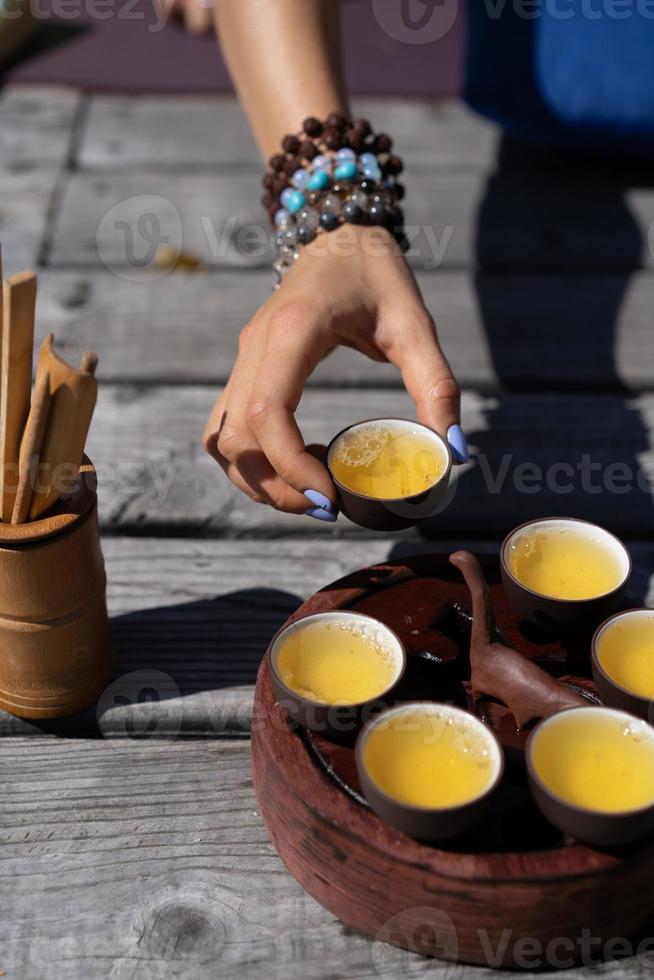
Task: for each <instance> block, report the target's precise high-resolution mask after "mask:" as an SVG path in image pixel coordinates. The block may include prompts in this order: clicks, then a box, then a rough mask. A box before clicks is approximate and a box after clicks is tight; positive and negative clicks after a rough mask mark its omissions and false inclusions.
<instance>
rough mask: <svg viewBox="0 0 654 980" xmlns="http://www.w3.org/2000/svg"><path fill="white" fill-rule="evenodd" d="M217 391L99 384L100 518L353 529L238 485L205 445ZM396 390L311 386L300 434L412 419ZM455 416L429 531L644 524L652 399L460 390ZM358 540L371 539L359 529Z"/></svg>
mask: <svg viewBox="0 0 654 980" xmlns="http://www.w3.org/2000/svg"><path fill="white" fill-rule="evenodd" d="M218 393H219V391H218V389H217V388H216V389H213V388H211V387H208V388H199V387H190V386H179V387H177V388H174V389H172V390H171V389H170V388H157V387H154V388H151V387H137V386H133V387H131V386H112V385H105V386H103V390H102V391H101V393H100V399H99V404H98V409H97V410H96V415H95V419H94V423H93V426H92V430H91V437H90V442H89V451H90V455H91V457H92V458H93V460H94V462H95V463H96V465H97V467H98V471H99V476H100V486H101V515H102V520H103V523H104V526H105V528H110V529H112V530H114V531H118V530H119V529H121V528H126V527H129V528H132V529H134V528H142V529H145V528H160V529H162V530H164V531H165V530H167V529H168V528H169V527H170V526H171V525H174V526H176V527H177V528H178V529H181V528H185V529H187V530H191V529H199V528H201V529H202V530H203V531H204V532H210V533H213V534H221V535H222V534H227V535H230V536H241V537H243V536H245V537H247V536H249V535H252V534H258V535H275V534H280V533H287V534H291V535H294V534H307V533H314V534H316V535H327V536H338V535H339V534H345V535H351V534H355V535H362V534H366V532H363V531H361V530H360V529H356V528H354V526H353V525H350V524H349V523H348V522H347V521H345V520H344V519H341V520H340V521H339V523H338V524H336V525H335V526H331V525H329V526H325V525H321V524H320V522H318V521H312V520H310V519H309V518H305V517H297V516H291V515H284V514H280V513H278V512H276V511H274V510H271V509H270V508H268V507H265V506H261V505H257V504H253V503H252V502H251V501H250V500H249V499H248V498H246V497H245V496H244V495H243V494H241V493H240V492H238V491H236V490H235V489H234V488H233V486H232V485H231V484H230V483H229V481H227V480H226V479H225V478H224V477H223V475H222V472H221V471H220V470H219V468H218V467H217V466H216V464H215V463H214V462H213V460H211V459H210V458H209V457H208V456H207V455H206V454H205V452H204V450H203V449H202V448H201V446H200V436H201V433H202V430H203V427H204V424H205V420H206V417H207V416H208V413H209V411H210V409H211V407H212V404H213V402H214V399H215V398H216V397H217V395H218ZM413 411H414V410H413V407H412V404H411V402H410V400H409V397H408V395H406V394H405V393H404V392H403V391H399V390H390V391H382V390H360V391H335V390H316V389H312V390H308V391H307V392H306V393H305V396H304V398H303V400H302V403H301V405H300V410H299V421H300V424H301V427H302V431H303V433H304V435H305V439H306V441H307V442H326V441H328V440H329V439H330V438H331V436H333V435H334V434H335V433H336V432H338V431H339V430H340V429H341V428H343V427H344V426H346V425H347V424H349V423H351V422H354V421H357V420H358V419H362V418H372V417H375V416H379V415H396V416H403V417H412V414H413ZM463 426H464V429H465V430H466V432H467V434H468V437H469V441H470V443H471V446H472V447H473V450H474V451H475V452H476V461H473V462H472V463H470V464H468V465H467V466H465V467H457V469H456V477H457V480H456V483H455V485H454V490H453V499H452V500H451V502H450V504H449V506H448V507H447V510H446V511H445V512H444V513H441V514H440V515H438V516H437V517H435V518H434V519H433V521H432V522H430V524H428V525H423V531H424V533H425V534H427V535H431V536H433V535H435V536H442V535H443V534H451V533H455V532H456V533H459V532H462V533H464V534H466V535H472V536H475V535H482V536H490V535H493V534H499V533H504V532H505V531H506V530H508V528H509V527H511V526H512V525H514V524H516V523H518V520H528V519H529V518H532V517H538V516H542V515H544V514H551V513H561V512H564V513H569V514H570V515H572V516H574V515H577V516H581V517H587V518H589V519H591V520H597V521H599V522H600V523H602V524H606V525H608V526H611V527H614V528H615V529H616V530H618V531H619V532H621V533H627V534H632V535H633V536H638V535H639V534H641V533H646V534H648V535H649V534H651V531H652V527H653V522H652V516H653V513H654V511H653V503H652V492H651V487H650V486H649V485H648V483H647V473H648V472H651V470H652V467H653V466H654V455H653V451H652V446H651V432H652V427H653V426H654V396H652V395H641V396H639V397H634V398H623V397H621V396H619V395H608V394H607V395H593V394H588V393H580V394H578V395H566V394H554V393H551V394H529V395H528V394H508V395H502V396H500V397H483V396H481V395H479V394H477V393H475V392H465V393H464V397H463ZM367 536H371V535H370V533H368V535H367Z"/></svg>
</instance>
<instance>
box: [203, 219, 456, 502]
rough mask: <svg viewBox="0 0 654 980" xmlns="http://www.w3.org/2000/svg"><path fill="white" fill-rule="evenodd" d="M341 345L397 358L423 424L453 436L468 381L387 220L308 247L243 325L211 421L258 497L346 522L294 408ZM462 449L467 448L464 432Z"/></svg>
mask: <svg viewBox="0 0 654 980" xmlns="http://www.w3.org/2000/svg"><path fill="white" fill-rule="evenodd" d="M339 344H342V345H344V346H347V347H354V348H356V349H357V350H360V351H361V352H362V353H364V354H367V355H368V357H370V358H372V359H373V360H375V361H391V362H392V363H393V364H395V365H396V366H397V367H398V368H399V369H400V371H401V373H402V379H403V381H404V384H405V386H406V388H407V391H408V392H409V394H410V395H411V397H412V398H413V400H414V402H415V403H416V407H417V412H418V418H419V419H420V421H421V422H425V423H426V424H427V425H430V426H432V427H433V428H434V429H437V430H438V431H439V432H440V433H441V434H442V435H443V436H446V434H447V432H448V429H449V428H450V427H451V426H453V425H454V426H458V423H459V413H460V407H459V400H460V397H459V388H458V385H457V383H456V381H455V380H454V377H453V375H452V372H451V370H450V366H449V364H448V363H447V360H446V358H445V355H444V354H443V352H442V350H441V348H440V346H439V343H438V337H437V334H436V329H435V326H434V323H433V321H432V318H431V317H430V315H429V313H428V311H427V310H426V309H425V306H424V304H423V302H422V299H421V296H420V293H419V291H418V287H417V285H416V282H415V279H414V277H413V274H412V273H411V271H410V269H409V267H408V266H407V264H406V262H405V260H404V258H403V256H402V253H401V251H400V249H399V248H398V246H397V245H396V243H395V241H394V240H393V238H392V237H391V236H390V235H389V234H388V232H386V231H384V230H383V229H381V228H374V227H364V228H362V227H357V226H354V225H347V224H346V225H343V226H341V228H339V229H338V230H337V231H334V232H331V233H329V234H321V235H319V236H318V237H317V238H316V239H315V240H314V241H313V242H312V243H311V244H310V245H308V246H307V247H305V248H304V249H303V250H302V255H301V256H300V258H299V260H298V261H297V262H296V263H295V265H294V266H293V267H292V268H291V269H290V270H289V271H288V272H287V274H286V277H285V279H284V282H283V284H282V286H281V288H280V289H279V290H278V291H277V292H276V293H274V294H273V295H272V296H271V298H270V299H269V300H268V301H267V302H266V303H265V304H264V305H263V306H262V307H261V309H260V310H259V311H258V312H257V314H256V315H255V316H254V318H253V319H252V320H251V321H250V322H249V323H248V324H247V326H246V327H245V328H244V330H243V331H242V333H241V337H240V342H239V353H238V357H237V360H236V364H235V366H234V369H233V371H232V374H231V377H230V379H229V381H228V383H227V386H226V388H225V390H224V392H223V394H222V395H221V396H220V398H219V399H218V401H217V402H216V405H215V407H214V409H213V411H212V413H211V416H210V418H209V422H208V424H207V428H206V430H205V434H204V445H205V448H206V449H207V451H208V452H209V453H210V454H211V455H212V456H213V457H214V458H215V459H216V460H217V461H218V462H219V463H220V465H221V466H222V468H223V469H224V470H225V472H226V474H227V476H228V477H229V478H230V480H232V482H233V483H234V484H235V485H236V486H237V487H238V488H239V490H242V491H243V492H244V493H246V494H247V495H248V496H249V497H251V498H252V499H253V500H256V501H258V502H261V503H268V504H270V505H271V506H273V507H275V508H276V509H278V510H283V511H287V512H289V513H291V514H301V513H308V514H309V515H310V516H312V517H316V518H318V519H319V520H336V508H335V505H334V501H335V497H336V494H335V489H334V485H333V483H332V481H331V478H330V476H329V473H328V472H327V470H326V468H325V467H324V466H323V464H322V463H321V462H320V461H319V460H318V459H317V458H316V457H315V456H313V455H311V453H309V452H308V451H307V449H306V447H305V445H304V441H303V439H302V435H301V433H300V430H299V428H298V425H297V423H296V421H295V417H294V413H295V410H296V408H297V406H298V403H299V401H300V398H301V396H302V391H303V388H304V384H305V382H306V380H307V378H308V377H309V375H310V374H311V373H312V371H313V370H314V368H315V367H316V366H317V364H318V363H319V362H320V361H321V360H322V358H323V357H325V356H326V355H327V354H328V353H329V352H330V351H331V350H332V349H333V348H334V347H336V346H337V345H339ZM458 431H459V432H460V430H458ZM461 437H462V433H461ZM460 449H461V455H463V456H464V457H465V442H463V445H462V446H461V447H460ZM309 505H310V506H309Z"/></svg>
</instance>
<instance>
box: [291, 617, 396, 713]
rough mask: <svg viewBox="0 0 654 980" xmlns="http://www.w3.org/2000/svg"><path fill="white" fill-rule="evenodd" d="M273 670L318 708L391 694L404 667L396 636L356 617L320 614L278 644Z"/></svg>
mask: <svg viewBox="0 0 654 980" xmlns="http://www.w3.org/2000/svg"><path fill="white" fill-rule="evenodd" d="M273 666H274V669H275V671H276V673H277V676H278V678H279V679H280V680H281V682H282V683H283V684H284V685H285V686H286V687H287V688H288V689H289V690H291V691H293V692H294V693H295V694H298V695H300V697H302V698H305V699H306V700H308V701H311V702H313V703H315V704H327V705H357V704H363V703H364V702H366V701H370V700H373V699H374V698H377V697H379V696H380V695H382V694H384V693H385V692H386V691H388V690H389V688H391V687H392V686H393V684H394V683H395V682H396V680H397V679H398V678H399V675H400V674H401V672H402V669H403V666H404V653H403V650H402V647H401V644H400V642H399V640H398V638H397V637H396V636H395V634H394V633H393V632H392V631H391V630H389V629H388V627H386V626H384V625H383V623H380V622H378V620H376V619H373V618H372V617H370V616H362V615H359V614H357V613H348V612H330V613H317V614H316V615H314V616H307V617H306V618H305V619H300V620H298V622H297V623H294V624H292V625H291V626H289V627H288V628H287V629H286V630H285V631H284V632H283V633H282V634H280V636H279V637H278V639H277V642H276V644H275V646H274V648H273Z"/></svg>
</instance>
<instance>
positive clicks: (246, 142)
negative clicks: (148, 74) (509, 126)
mask: <svg viewBox="0 0 654 980" xmlns="http://www.w3.org/2000/svg"><path fill="white" fill-rule="evenodd" d="M353 112H354V114H355V115H356V116H364V117H367V118H370V119H371V120H372V122H373V125H374V127H375V129H376V130H377V131H378V132H382V131H385V132H388V133H391V134H392V136H393V139H394V141H395V146H396V148H397V149H398V152H400V153H401V154H402V156H403V157H405V158H406V159H407V160H410V161H411V163H412V165H414V164H415V165H416V166H417V167H427V166H429V168H430V169H431V168H433V169H436V170H441V169H443V170H453V171H457V172H458V171H460V170H461V169H466V170H467V169H471V170H478V169H479V170H485V169H487V168H489V167H491V166H492V165H493V163H494V160H495V155H496V152H497V143H498V139H499V137H498V129H497V127H495V126H493V125H492V124H491V123H488V122H486V121H485V120H483V119H480V118H479V117H478V116H475V115H474V114H473V113H472V112H471V111H470V110H469V109H467V108H466V107H465V106H464V105H463V104H462V103H460V102H457V101H449V100H447V101H443V102H435V101H434V102H432V101H426V100H425V101H418V100H413V101H409V100H402V99H362V98H359V99H355V100H354V104H353ZM77 162H78V163H79V165H80V167H82V168H83V169H87V170H94V171H97V170H114V169H119V168H123V167H153V168H157V169H162V170H163V169H171V170H185V171H186V172H192V171H194V170H197V169H206V170H209V171H216V170H220V169H222V168H230V169H232V170H233V169H236V168H238V169H239V170H243V169H244V168H248V169H249V170H251V171H252V172H254V173H258V171H259V170H260V169H261V161H260V158H259V154H258V152H257V149H256V146H255V144H254V140H253V139H252V136H251V134H250V131H249V129H248V126H247V124H246V122H245V119H244V117H243V113H242V110H241V109H240V107H239V105H238V102H237V101H236V100H235V99H234V98H233V97H227V96H222V97H217V98H201V97H192V98H184V97H177V98H167V97H154V98H148V97H147V96H145V97H142V98H140V99H130V98H125V97H121V96H112V95H109V96H106V95H101V96H94V97H92V98H91V99H90V105H89V112H88V117H87V123H86V126H85V129H84V133H83V137H82V140H81V145H80V147H79V150H78V154H77Z"/></svg>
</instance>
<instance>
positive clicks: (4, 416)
mask: <svg viewBox="0 0 654 980" xmlns="http://www.w3.org/2000/svg"><path fill="white" fill-rule="evenodd" d="M35 305H36V276H35V275H34V273H33V272H23V273H21V274H20V275H18V276H13V277H12V278H11V279H9V280H8V281H7V282H6V284H5V287H4V294H3V317H2V355H1V360H0V366H1V370H0V488H1V489H2V520H3V521H7V522H9V521H11V518H12V515H13V511H14V503H15V499H16V491H17V489H18V475H19V460H20V445H21V438H22V435H23V429H24V427H25V423H26V422H27V417H28V415H29V410H30V395H31V390H32V348H33V345H34V312H35Z"/></svg>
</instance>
